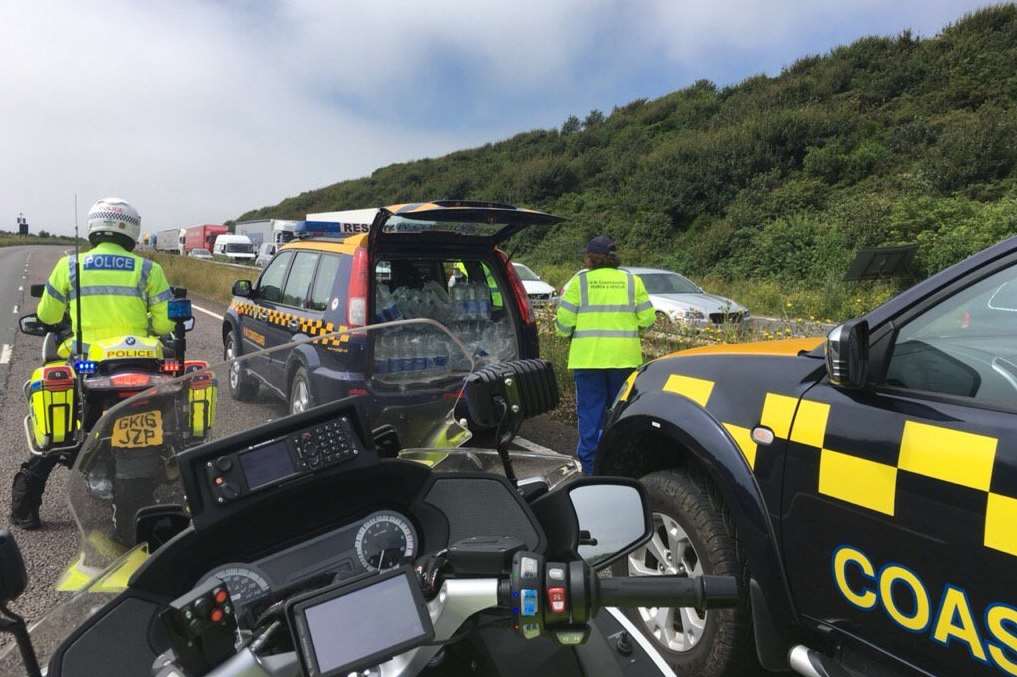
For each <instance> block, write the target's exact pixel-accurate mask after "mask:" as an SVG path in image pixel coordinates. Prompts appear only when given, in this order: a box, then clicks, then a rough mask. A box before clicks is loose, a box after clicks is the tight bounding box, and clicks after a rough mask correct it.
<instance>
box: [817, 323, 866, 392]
mask: <svg viewBox="0 0 1017 677" xmlns="http://www.w3.org/2000/svg"><path fill="white" fill-rule="evenodd" d="M826 374H827V376H829V377H830V383H832V384H833V385H835V386H840V387H841V388H853V389H857V388H862V387H864V386H865V383H866V381H867V379H868V375H869V323H868V321H867V320H849V321H848V322H845V323H844V324H841V325H838V326H836V327H834V328H833V329H832V330H831V331H830V333H829V334H828V335H827V337H826Z"/></svg>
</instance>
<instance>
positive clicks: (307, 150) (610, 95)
mask: <svg viewBox="0 0 1017 677" xmlns="http://www.w3.org/2000/svg"><path fill="white" fill-rule="evenodd" d="M988 4H991V3H989V2H985V1H976V0H894V1H893V2H888V1H886V0H709V1H705V0H631V1H622V0H512V1H509V2H487V1H485V0H473V1H472V2H468V3H467V2H463V1H462V0H459V1H458V2H456V1H453V0H430V1H428V2H424V1H423V0H420V1H413V0H402V1H396V0H367V1H363V2H362V1H360V0H287V1H282V0H279V1H276V0H215V1H213V0H174V2H147V1H145V0H101V1H93V0H66V1H60V0H32V1H31V2H27V1H26V2H20V1H16V0H5V1H4V2H0V121H2V124H0V230H13V229H15V228H16V226H15V222H16V217H17V215H18V213H19V212H24V214H25V216H26V217H27V218H28V220H29V223H30V224H31V228H32V230H33V232H37V231H38V230H39V229H46V230H49V231H50V232H59V233H70V232H72V231H73V223H74V209H73V207H74V195H75V193H76V194H77V196H78V215H79V221H80V223H81V224H84V223H85V221H84V219H85V215H86V214H87V211H88V208H89V206H90V205H91V204H92V203H93V202H94V201H95V200H97V199H99V198H100V197H105V196H118V197H123V198H125V199H127V200H129V201H130V202H132V203H133V204H134V205H135V207H136V208H137V209H138V211H139V212H140V213H141V215H142V230H143V231H146V232H154V231H156V230H160V229H163V228H168V227H176V226H186V225H191V224H196V223H221V222H222V221H224V220H226V219H231V218H235V217H236V216H238V215H240V214H241V213H243V212H245V211H247V210H249V209H253V208H256V207H260V206H265V205H271V204H275V203H277V202H278V201H279V200H281V199H283V198H285V197H288V196H291V195H296V194H298V193H300V192H303V191H306V190H313V189H315V188H320V187H322V186H326V185H329V184H331V183H335V182H337V181H340V180H343V179H349V178H356V177H360V176H366V175H369V174H370V173H371V172H372V171H373V170H375V169H377V168H378V167H382V166H385V165H387V164H390V163H392V162H400V161H407V160H413V159H418V158H422V157H432V156H436V155H442V154H444V153H447V152H449V151H452V150H456V149H461V148H469V147H472V146H476V145H481V144H484V143H486V142H489V141H497V140H500V139H504V138H507V137H509V136H511V135H513V134H515V133H517V132H521V131H527V130H531V129H536V128H554V127H559V126H560V125H561V124H562V122H563V121H564V120H565V119H566V118H567V117H568V116H569V115H570V114H576V115H579V116H580V117H583V116H584V115H585V114H586V113H587V112H588V111H590V110H592V109H599V110H602V111H604V112H605V113H610V111H611V109H612V108H613V107H614V106H619V105H624V104H625V103H628V102H629V101H631V100H633V99H637V98H642V97H645V98H655V97H658V96H661V95H663V94H666V93H667V92H670V91H673V90H675V89H679V88H681V87H684V86H686V85H688V84H691V83H693V82H695V81H696V80H699V79H703V78H706V79H709V80H713V81H714V82H716V83H717V84H719V85H722V86H723V85H728V84H734V83H737V82H739V81H741V80H743V79H745V78H747V77H750V76H753V75H757V74H759V73H765V74H768V75H777V74H779V73H780V70H781V68H782V67H784V66H787V65H789V64H791V63H793V62H794V61H795V60H797V59H798V58H800V57H802V56H805V55H809V54H823V53H826V52H828V51H830V50H831V49H832V48H834V47H836V46H838V45H842V44H846V43H849V42H851V41H853V40H855V39H857V38H859V37H862V36H865V35H873V34H877V35H894V34H897V33H899V32H900V31H902V30H904V29H911V30H912V31H913V32H914V33H916V34H918V35H921V36H924V37H928V36H932V35H935V34H936V33H937V32H939V30H941V29H942V28H943V27H944V26H945V25H947V24H949V23H952V22H953V21H956V20H957V19H958V18H960V17H961V16H962V15H963V14H965V13H966V12H968V11H971V10H973V9H977V8H978V7H982V6H986V5H988ZM421 197H422V198H423V197H430V198H434V197H440V196H421ZM370 206H374V205H343V207H348V208H359V207H370Z"/></svg>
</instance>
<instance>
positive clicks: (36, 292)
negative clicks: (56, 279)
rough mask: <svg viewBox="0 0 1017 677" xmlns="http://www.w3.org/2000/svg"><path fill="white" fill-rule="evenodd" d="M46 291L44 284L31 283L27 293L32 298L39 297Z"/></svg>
mask: <svg viewBox="0 0 1017 677" xmlns="http://www.w3.org/2000/svg"><path fill="white" fill-rule="evenodd" d="M45 291H46V285H44V284H33V285H32V286H31V287H29V288H28V294H29V296H31V297H32V298H33V299H41V298H42V295H43V293H44V292H45Z"/></svg>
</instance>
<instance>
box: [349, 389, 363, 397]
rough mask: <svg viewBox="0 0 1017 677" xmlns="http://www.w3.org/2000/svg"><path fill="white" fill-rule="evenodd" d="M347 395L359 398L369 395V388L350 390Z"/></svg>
mask: <svg viewBox="0 0 1017 677" xmlns="http://www.w3.org/2000/svg"><path fill="white" fill-rule="evenodd" d="M346 394H347V395H349V396H350V397H359V396H362V395H366V394H367V388H350V389H349V391H347V393H346Z"/></svg>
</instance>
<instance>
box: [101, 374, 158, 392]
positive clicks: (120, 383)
mask: <svg viewBox="0 0 1017 677" xmlns="http://www.w3.org/2000/svg"><path fill="white" fill-rule="evenodd" d="M109 383H110V385H111V386H113V387H114V388H144V387H145V386H148V385H150V384H151V383H152V376H151V375H149V374H141V373H138V372H127V373H126V374H114V375H113V376H110V377H109Z"/></svg>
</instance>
